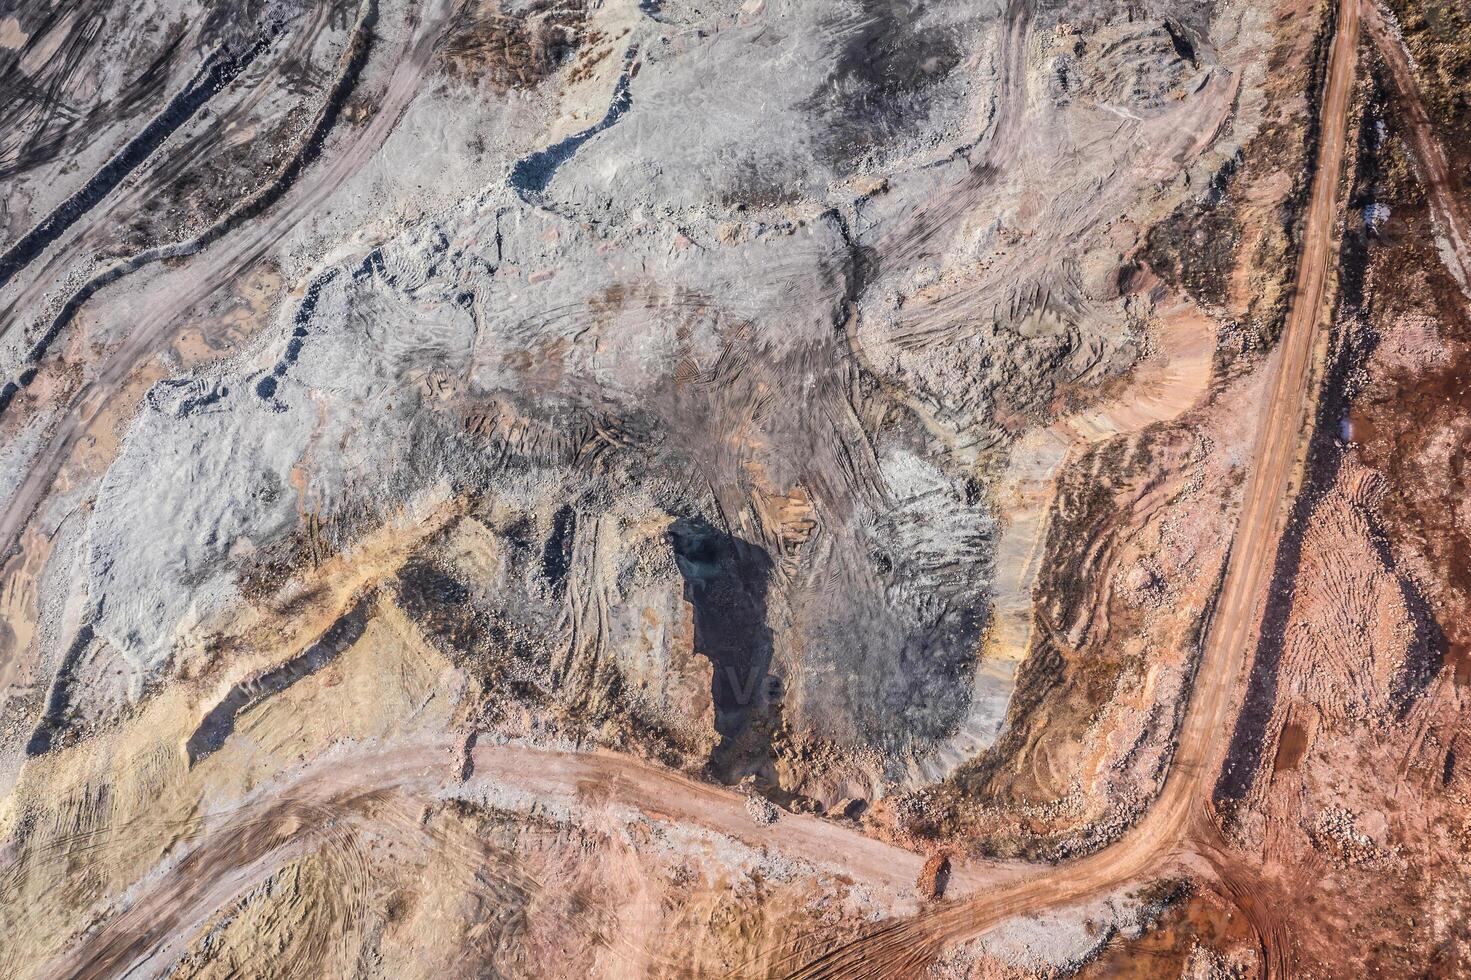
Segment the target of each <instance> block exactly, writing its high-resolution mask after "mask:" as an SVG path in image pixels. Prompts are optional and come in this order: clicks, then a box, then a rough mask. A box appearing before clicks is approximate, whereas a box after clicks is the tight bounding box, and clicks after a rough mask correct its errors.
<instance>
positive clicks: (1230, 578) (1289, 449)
mask: <svg viewBox="0 0 1471 980" xmlns="http://www.w3.org/2000/svg"><path fill="white" fill-rule="evenodd" d="M1359 12H1360V11H1359V3H1358V0H1344V2H1341V3H1340V4H1339V6H1338V24H1337V29H1336V33H1335V36H1334V40H1333V46H1332V50H1331V52H1330V54H1329V64H1328V77H1327V83H1326V86H1325V91H1324V95H1323V105H1322V109H1321V116H1320V119H1321V130H1320V143H1319V147H1318V160H1317V167H1316V173H1315V175H1314V178H1313V190H1312V198H1311V200H1310V202H1309V205H1308V212H1307V218H1306V221H1305V223H1304V227H1303V249H1302V254H1301V258H1300V260H1299V264H1298V270H1297V280H1296V286H1295V292H1294V296H1293V301H1292V308H1291V310H1290V312H1289V313H1288V317H1287V324H1286V327H1285V329H1284V333H1283V336H1282V341H1281V343H1280V345H1279V346H1278V348H1277V350H1276V352H1275V353H1274V354H1273V363H1272V364H1271V365H1270V370H1271V371H1272V374H1273V382H1272V386H1271V392H1272V394H1271V400H1270V401H1269V402H1268V403H1267V405H1266V406H1265V407H1264V409H1265V410H1264V412H1263V415H1262V418H1261V420H1260V422H1259V428H1258V433H1257V445H1256V452H1255V465H1254V467H1253V469H1252V473H1251V476H1250V477H1249V479H1248V481H1247V485H1246V493H1245V499H1244V501H1243V503H1242V509H1241V517H1240V524H1239V526H1238V529H1237V533H1236V540H1235V542H1234V543H1233V545H1232V549H1231V557H1230V559H1229V562H1228V565H1227V569H1226V576H1225V580H1224V582H1223V584H1222V589H1221V593H1220V595H1219V596H1218V598H1217V606H1216V609H1215V612H1214V614H1213V618H1212V621H1211V624H1210V629H1209V633H1208V637H1207V640H1206V645H1205V649H1204V651H1203V652H1202V654H1201V661H1200V666H1199V670H1198V672H1197V676H1196V681H1195V685H1194V693H1193V694H1192V696H1191V700H1190V705H1189V709H1188V712H1187V714H1186V717H1185V720H1184V723H1183V724H1182V726H1181V731H1180V736H1179V747H1178V749H1177V750H1176V753H1175V759H1174V764H1173V766H1172V767H1171V769H1170V774H1169V776H1168V778H1167V779H1166V781H1165V785H1164V789H1163V790H1162V791H1161V793H1160V796H1159V799H1158V800H1157V801H1156V802H1155V804H1154V806H1153V807H1152V808H1151V809H1150V811H1149V813H1148V814H1147V815H1146V816H1145V817H1144V819H1143V820H1141V821H1140V822H1139V824H1138V825H1137V826H1135V827H1134V829H1133V830H1131V831H1130V832H1129V833H1127V834H1125V835H1124V836H1123V837H1122V838H1121V839H1120V840H1119V841H1118V842H1117V843H1115V844H1113V845H1112V846H1110V847H1108V848H1105V849H1104V850H1102V851H1099V852H1098V853H1096V854H1093V855H1091V856H1089V857H1086V858H1083V859H1082V860H1079V861H1076V862H1072V863H1070V864H1067V865H1063V866H1059V867H1056V868H1052V869H1049V870H1047V871H1046V872H1044V873H1042V874H1039V875H1036V876H1035V877H1031V878H1028V879H1026V880H1023V881H1019V882H1016V883H1015V884H1010V885H1002V886H1000V887H998V888H995V889H993V890H990V891H988V892H986V893H985V894H982V895H979V896H977V897H975V898H972V899H969V900H965V901H960V902H955V903H952V904H949V905H946V906H943V907H940V908H938V909H936V910H935V911H933V912H929V913H926V914H923V915H920V916H918V917H915V918H913V919H909V920H906V921H902V922H898V923H894V924H891V925H887V926H884V927H882V928H880V929H877V930H875V931H874V932H871V933H869V934H868V935H865V936H862V937H860V938H859V939H857V940H856V941H854V942H852V943H850V944H849V945H847V946H843V947H840V948H838V949H836V950H834V951H832V952H830V953H829V954H827V955H826V956H824V957H822V958H821V959H818V960H816V961H813V962H811V963H808V964H806V965H803V966H800V967H799V968H798V969H796V970H795V971H794V972H793V973H792V974H791V976H792V977H801V978H816V977H854V978H856V977H893V976H898V975H907V974H910V973H912V972H914V971H916V970H917V969H919V968H921V967H923V966H924V965H925V964H927V963H928V962H930V961H932V960H933V959H934V957H935V956H936V955H937V954H938V953H939V951H940V949H941V948H942V947H944V946H945V945H947V944H951V943H955V942H959V941H962V940H966V939H970V938H973V937H975V936H977V935H979V934H981V933H983V932H985V931H986V930H987V929H989V928H991V927H992V926H995V925H996V924H998V923H1000V922H1001V921H1003V920H1005V919H1007V918H1010V917H1012V916H1016V915H1023V914H1029V913H1035V912H1039V911H1042V910H1045V909H1050V908H1056V907H1058V906H1064V905H1069V904H1073V903H1076V902H1079V901H1082V900H1084V899H1087V898H1089V897H1091V896H1094V895H1097V894H1099V893H1102V892H1105V891H1108V890H1110V889H1113V888H1117V887H1119V886H1121V885H1124V884H1126V883H1128V882H1130V881H1133V880H1135V879H1138V878H1140V877H1144V876H1158V875H1161V874H1163V873H1165V872H1166V871H1168V870H1169V868H1170V867H1171V866H1173V865H1175V864H1176V863H1177V862H1178V861H1179V860H1180V859H1181V858H1182V857H1183V856H1185V855H1188V854H1192V853H1196V852H1197V850H1204V849H1205V848H1200V847H1199V846H1198V845H1199V844H1206V845H1208V844H1209V842H1210V841H1211V839H1212V838H1213V837H1214V836H1215V827H1214V825H1213V823H1212V822H1211V819H1210V808H1211V790H1212V787H1213V785H1214V780H1215V776H1216V773H1217V772H1218V770H1219V768H1220V766H1221V764H1222V762H1223V761H1224V756H1225V749H1226V743H1227V740H1228V735H1229V732H1230V730H1231V723H1232V720H1233V718H1234V716H1235V712H1236V708H1237V702H1238V697H1237V695H1238V693H1239V690H1240V682H1241V680H1242V679H1243V678H1244V676H1245V671H1246V669H1247V668H1248V667H1249V652H1250V650H1251V649H1252V643H1251V640H1252V637H1253V635H1254V634H1255V632H1256V630H1257V622H1258V609H1259V606H1260V600H1261V598H1262V597H1263V595H1264V593H1265V590H1266V586H1267V584H1268V582H1269V580H1270V575H1271V569H1272V566H1273V563H1274V559H1275V557H1276V552H1277V546H1278V543H1279V542H1280V540H1281V537H1282V531H1283V529H1284V524H1285V521H1286V518H1287V515H1288V513H1289V506H1288V505H1289V503H1290V500H1291V498H1292V496H1293V493H1294V492H1295V489H1296V484H1297V482H1298V476H1299V474H1300V471H1301V464H1302V461H1303V459H1304V457H1305V454H1306V450H1307V446H1308V442H1309V439H1310V436H1311V422H1312V419H1313V413H1314V409H1315V406H1316V402H1317V399H1316V386H1315V378H1314V365H1315V363H1316V361H1317V358H1316V357H1315V356H1314V355H1315V351H1316V349H1317V347H1318V340H1319V338H1320V336H1321V331H1320V329H1319V328H1320V326H1322V325H1323V324H1324V323H1325V321H1326V310H1325V309H1324V299H1325V296H1326V295H1327V284H1328V282H1329V280H1330V277H1331V275H1332V272H1333V270H1334V268H1335V265H1336V264H1335V261H1334V260H1335V258H1336V256H1337V247H1336V246H1337V232H1338V221H1337V217H1338V185H1339V176H1340V173H1341V171H1342V169H1343V159H1344V147H1345V143H1346V142H1347V131H1348V108H1349V103H1350V100H1351V98H1352V95H1353V87H1354V85H1353V83H1354V77H1355V64H1356V60H1357V50H1358V41H1359Z"/></svg>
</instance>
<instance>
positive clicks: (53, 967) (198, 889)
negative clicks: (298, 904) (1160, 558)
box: [0, 736, 1008, 978]
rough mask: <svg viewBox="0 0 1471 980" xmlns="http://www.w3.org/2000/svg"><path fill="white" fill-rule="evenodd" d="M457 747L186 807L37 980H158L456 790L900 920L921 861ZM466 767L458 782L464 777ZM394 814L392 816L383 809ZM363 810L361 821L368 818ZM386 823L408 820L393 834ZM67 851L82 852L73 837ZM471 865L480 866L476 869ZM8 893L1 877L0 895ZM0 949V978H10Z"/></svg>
mask: <svg viewBox="0 0 1471 980" xmlns="http://www.w3.org/2000/svg"><path fill="white" fill-rule="evenodd" d="M464 761H465V760H463V759H462V746H460V745H458V744H457V743H456V742H455V741H454V740H452V739H450V738H448V737H442V736H430V737H426V738H421V739H417V740H411V741H408V742H406V743H403V744H398V745H394V746H393V747H391V748H383V747H375V746H372V745H358V746H351V747H344V748H343V749H342V750H340V751H335V752H331V753H328V754H327V755H325V756H322V757H319V758H318V759H316V760H314V761H312V762H310V763H307V764H306V765H305V766H304V767H302V768H301V769H300V770H299V771H298V772H297V773H295V774H294V776H292V777H290V778H288V779H286V780H283V781H280V782H277V783H273V784H267V785H262V786H261V787H259V788H257V789H256V790H255V791H254V792H253V793H252V794H251V795H250V796H249V798H247V799H246V800H245V801H244V802H242V803H241V804H240V805H239V806H238V807H236V808H234V809H233V810H231V811H229V812H225V813H216V814H212V815H209V816H207V817H206V818H205V824H206V827H205V828H204V829H202V830H201V829H199V828H198V827H197V825H196V824H195V822H194V818H195V817H196V816H197V814H196V813H195V812H194V810H193V808H192V806H184V807H181V808H180V809H179V810H178V812H177V813H176V814H175V815H174V816H173V819H172V820H170V821H165V823H166V824H172V825H173V826H175V827H177V828H178V831H177V832H178V833H179V834H180V835H181V836H178V837H176V838H174V839H175V840H177V841H178V842H179V843H180V844H182V845H187V847H184V848H181V851H182V852H183V853H176V854H172V855H171V856H170V857H168V858H166V859H165V861H164V862H162V863H161V864H160V865H159V866H158V867H156V868H155V870H154V872H153V873H151V874H149V875H147V876H146V877H145V878H144V879H142V880H141V881H140V883H139V884H138V885H137V886H136V887H135V888H134V889H132V890H131V891H130V893H129V895H128V898H127V900H126V901H125V902H121V903H114V902H113V901H112V900H109V901H108V902H107V903H104V904H103V905H100V906H99V907H98V908H97V909H96V910H95V911H96V915H95V919H94V922H96V923H97V924H96V925H95V927H94V928H92V929H91V930H90V931H89V932H87V933H86V934H85V935H84V936H81V937H78V938H77V939H76V941H75V942H74V943H73V944H72V946H71V948H70V949H68V950H67V951H66V952H65V953H64V954H62V955H61V956H59V957H58V958H57V959H56V960H54V961H52V962H51V963H48V964H46V966H45V967H44V968H43V969H42V970H41V971H39V974H38V975H39V976H44V977H56V978H61V977H99V978H100V977H114V976H128V975H136V974H138V973H144V974H148V973H163V972H166V971H167V969H168V968H169V966H170V965H171V964H172V963H174V962H175V961H176V960H177V959H178V957H179V956H180V955H182V954H183V952H184V951H186V950H187V948H188V947H189V944H190V943H192V942H193V941H194V940H195V938H196V937H197V935H198V934H199V931H200V930H201V929H204V928H205V927H206V926H207V925H208V923H209V922H210V920H211V918H212V917H213V916H215V915H216V914H217V913H218V912H219V910H220V909H224V908H228V907H230V906H231V905H232V904H233V903H235V902H237V901H239V899H240V897H241V896H242V895H245V894H246V893H248V892H249V891H250V890H251V889H253V888H256V887H259V886H260V885H261V884H262V883H263V882H265V881H267V880H268V879H269V878H270V877H271V876H272V875H273V874H275V873H276V872H277V871H279V870H280V868H281V867H282V866H283V865H285V864H287V863H288V862H290V861H291V860H293V859H295V858H298V857H301V856H302V855H304V854H307V853H311V852H313V851H317V850H323V849H325V850H327V851H330V852H333V853H339V854H343V855H348V856H351V855H353V854H355V853H356V852H357V851H358V849H359V847H360V841H359V838H358V834H357V830H358V829H365V830H368V831H370V832H371V833H372V834H374V835H377V836H380V837H381V836H382V835H384V834H394V833H401V832H402V831H403V830H404V828H405V827H407V828H412V829H413V830H414V832H415V833H422V827H421V824H422V819H421V817H422V812H421V807H422V804H423V803H424V802H425V801H427V800H431V799H435V798H443V797H444V796H445V795H446V794H451V795H452V794H453V793H454V792H455V791H458V792H462V793H464V794H465V795H466V796H467V797H468V798H471V799H474V798H477V797H481V796H483V797H485V798H487V799H489V800H491V801H492V803H493V805H494V806H495V807H496V808H497V809H501V810H506V811H512V812H519V811H522V810H525V811H527V812H538V811H545V808H546V807H548V806H549V805H550V806H552V807H553V808H554V809H562V810H564V811H565V812H567V813H568V814H570V815H572V816H573V818H574V819H577V820H579V821H582V822H588V821H591V822H597V821H598V820H600V819H604V820H605V819H607V818H610V817H611V818H612V819H613V820H614V821H618V820H621V819H624V817H623V816H621V815H620V814H626V815H627V819H634V818H635V816H637V815H642V816H643V817H647V818H651V819H655V820H661V821H666V822H669V823H671V824H674V825H677V826H680V827H690V828H696V829H697V830H699V831H705V832H710V833H714V834H717V835H720V836H721V837H723V838H726V839H728V840H730V841H736V842H740V843H741V844H744V845H745V846H747V847H750V848H752V849H754V850H757V851H761V852H763V853H765V854H767V855H770V856H773V857H776V858H781V859H786V860H791V861H796V862H800V863H801V864H803V865H806V866H807V868H808V869H809V870H811V871H821V872H825V873H827V874H831V875H834V876H836V877H838V878H840V879H845V880H848V881H851V882H853V883H854V884H855V885H857V886H858V887H860V888H864V889H867V890H869V891H870V892H871V893H872V894H873V896H874V897H875V898H878V899H880V900H882V901H883V902H884V904H885V905H887V906H888V907H889V908H891V909H895V910H906V909H907V910H913V908H914V906H915V882H916V881H917V880H918V878H919V876H920V873H921V870H922V869H923V867H924V865H925V855H923V854H916V853H911V852H909V851H905V850H903V849H901V848H898V847H895V846H894V845H892V844H886V843H883V842H882V841H878V840H875V839H874V838H872V837H868V836H865V835H864V834H862V833H861V832H859V831H858V830H857V829H855V828H852V827H849V826H845V825H842V824H838V823H834V822H832V821H827V820H822V819H819V818H817V817H810V816H801V815H795V814H783V815H782V816H781V818H780V819H779V820H777V821H776V822H775V823H772V824H761V823H758V822H757V821H755V820H754V819H753V818H752V817H751V815H750V813H749V811H748V810H747V808H746V797H745V796H744V795H742V794H741V793H738V792H736V791H733V790H730V789H727V788H725V787H722V786H713V785H711V784H709V783H703V782H700V781H698V780H695V779H692V778H689V777H686V776H683V775H680V774H678V773H674V772H670V771H667V770H663V769H658V768H655V767H653V766H651V765H648V764H646V763H643V762H639V761H638V760H635V759H630V758H627V757H623V756H615V755H606V754H601V753H572V752H558V751H554V750H548V749H540V748H535V747H531V746H518V745H502V744H491V745H476V746H474V747H473V748H472V749H470V750H469V756H468V761H469V762H471V763H472V764H471V765H470V766H468V767H465V766H464ZM466 768H468V772H465V771H464V770H465V769H466ZM394 800H397V801H398V802H400V803H402V804H404V805H403V806H402V807H400V808H398V811H393V810H392V809H391V808H387V809H386V808H385V806H384V805H385V804H387V803H390V802H392V801H394ZM370 811H372V813H371V815H370ZM393 812H400V815H402V814H407V815H408V816H407V817H406V818H404V819H402V820H399V821H397V823H396V822H395V820H394V819H392V813H393ZM63 843H64V845H65V846H69V847H78V846H84V845H85V844H86V841H85V840H81V839H72V840H68V841H65V842H63ZM477 860H480V861H483V856H482V857H480V858H477ZM1007 873H1008V872H1007V870H1006V869H1004V868H997V867H989V868H984V869H983V868H982V867H981V866H980V865H975V864H973V865H971V866H970V867H969V868H964V869H958V871H957V874H956V876H955V877H953V878H952V879H951V881H950V887H951V888H953V889H958V890H959V891H961V892H964V893H968V892H969V891H970V890H971V889H973V888H976V887H979V886H980V884H981V883H982V878H983V875H984V877H985V879H986V880H987V881H990V880H993V879H995V878H997V877H1004V876H1005V875H1006V874H1007ZM12 886H13V882H12V881H10V880H9V878H8V876H7V875H6V874H3V873H0V895H3V894H4V893H5V892H6V891H7V889H8V888H10V887H12ZM10 965H11V964H9V963H8V962H7V958H6V956H5V953H4V951H3V950H0V974H4V975H9V973H10V971H9V970H8V969H7V967H8V966H10Z"/></svg>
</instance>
